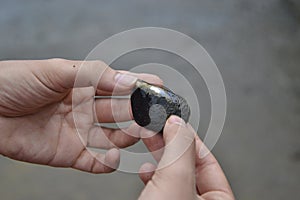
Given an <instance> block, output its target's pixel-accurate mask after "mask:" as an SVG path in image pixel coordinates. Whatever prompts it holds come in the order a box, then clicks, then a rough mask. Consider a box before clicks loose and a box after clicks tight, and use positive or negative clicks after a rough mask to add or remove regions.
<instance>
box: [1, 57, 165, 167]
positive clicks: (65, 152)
mask: <svg viewBox="0 0 300 200" xmlns="http://www.w3.org/2000/svg"><path fill="white" fill-rule="evenodd" d="M137 78H139V79H144V80H146V81H148V82H152V83H155V84H162V83H161V80H160V79H159V78H158V77H157V76H154V75H149V74H133V73H129V72H119V71H115V70H113V69H111V68H109V67H108V66H107V65H105V64H104V63H103V62H100V61H86V62H83V61H71V60H63V59H50V60H39V61H33V60H32V61H30V60H28V61H1V62H0V128H1V131H0V137H1V140H0V154H2V155H4V156H7V157H10V158H12V159H16V160H21V161H26V162H31V163H37V164H44V165H50V166H55V167H72V168H75V169H79V170H83V171H87V172H92V173H106V172H111V171H113V170H114V169H115V168H116V167H117V166H118V163H119V159H120V158H119V156H120V155H119V151H118V150H117V148H122V147H126V146H129V145H132V144H134V143H136V142H137V141H138V137H135V136H138V135H139V130H140V127H139V126H138V125H137V124H135V123H133V124H132V125H131V126H129V127H128V128H127V129H126V130H123V131H122V130H120V129H109V128H103V127H99V126H95V122H106V123H109V122H116V121H118V122H119V121H128V120H131V118H132V117H131V109H130V104H129V100H128V99H109V98H105V99H95V98H94V96H95V95H104V96H109V95H112V94H113V95H126V94H128V93H129V92H130V90H131V89H132V88H133V87H134V84H135V81H136V79H137ZM115 111H118V112H115ZM125 132H128V133H130V134H127V133H125ZM79 135H80V137H79ZM86 147H93V148H103V149H107V150H108V151H107V152H106V154H100V153H95V152H92V151H90V150H87V148H86Z"/></svg>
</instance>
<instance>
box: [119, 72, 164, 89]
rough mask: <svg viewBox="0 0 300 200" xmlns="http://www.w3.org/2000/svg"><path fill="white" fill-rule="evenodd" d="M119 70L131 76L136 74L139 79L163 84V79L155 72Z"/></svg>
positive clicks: (159, 84)
mask: <svg viewBox="0 0 300 200" xmlns="http://www.w3.org/2000/svg"><path fill="white" fill-rule="evenodd" d="M118 72H120V73H123V74H128V75H130V76H135V77H137V78H138V79H141V80H144V81H146V82H148V83H151V84H154V85H158V86H163V84H164V83H163V80H161V78H159V76H157V75H154V74H147V73H134V72H129V71H125V70H118Z"/></svg>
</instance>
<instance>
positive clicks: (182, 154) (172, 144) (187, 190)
mask: <svg viewBox="0 0 300 200" xmlns="http://www.w3.org/2000/svg"><path fill="white" fill-rule="evenodd" d="M163 137H164V141H165V144H166V145H165V150H164V154H163V156H162V159H161V161H160V162H159V164H158V167H157V170H156V171H155V173H154V175H153V177H152V179H151V181H150V182H151V184H147V186H146V188H145V190H144V192H143V195H145V194H146V193H147V192H149V195H150V193H152V192H154V193H157V192H159V193H163V196H165V197H168V198H171V199H186V197H192V195H196V188H195V157H196V154H195V141H194V134H193V132H192V131H190V130H189V129H188V128H187V125H186V124H185V122H184V121H183V120H182V119H181V118H179V117H177V116H171V117H170V118H169V119H168V120H167V122H166V125H165V128H164V132H163ZM151 185H155V186H157V187H154V188H153V187H151ZM147 187H148V188H147ZM179 188H180V189H179ZM153 190H160V191H153ZM143 195H142V196H143ZM181 197H182V198H181Z"/></svg>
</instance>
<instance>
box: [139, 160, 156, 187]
mask: <svg viewBox="0 0 300 200" xmlns="http://www.w3.org/2000/svg"><path fill="white" fill-rule="evenodd" d="M155 169H156V166H155V165H153V164H151V163H145V164H143V165H142V166H141V168H140V170H139V177H140V179H141V180H142V181H143V183H144V184H145V185H146V184H147V183H148V182H149V181H150V180H151V178H152V176H153V174H154V171H155Z"/></svg>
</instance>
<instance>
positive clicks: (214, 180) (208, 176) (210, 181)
mask: <svg viewBox="0 0 300 200" xmlns="http://www.w3.org/2000/svg"><path fill="white" fill-rule="evenodd" d="M188 128H189V130H190V131H192V132H193V133H194V134H195V136H196V152H197V153H196V155H197V156H196V184H197V189H198V191H199V193H200V194H205V193H208V192H211V191H220V192H224V193H227V194H228V195H231V196H232V197H233V194H232V190H231V188H230V185H229V183H228V181H227V179H226V177H225V175H224V173H223V170H222V168H221V167H220V165H219V163H218V161H217V160H216V159H215V157H214V156H213V154H212V153H210V152H209V150H208V149H207V148H206V147H205V145H204V143H203V142H202V141H201V140H200V138H199V137H198V135H197V134H196V132H195V131H194V130H193V128H192V127H191V125H189V124H188Z"/></svg>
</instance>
